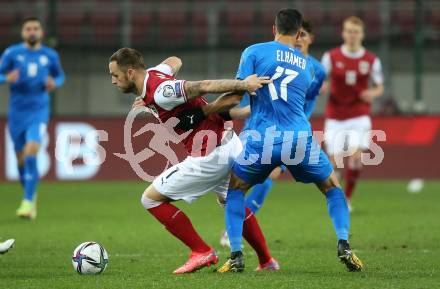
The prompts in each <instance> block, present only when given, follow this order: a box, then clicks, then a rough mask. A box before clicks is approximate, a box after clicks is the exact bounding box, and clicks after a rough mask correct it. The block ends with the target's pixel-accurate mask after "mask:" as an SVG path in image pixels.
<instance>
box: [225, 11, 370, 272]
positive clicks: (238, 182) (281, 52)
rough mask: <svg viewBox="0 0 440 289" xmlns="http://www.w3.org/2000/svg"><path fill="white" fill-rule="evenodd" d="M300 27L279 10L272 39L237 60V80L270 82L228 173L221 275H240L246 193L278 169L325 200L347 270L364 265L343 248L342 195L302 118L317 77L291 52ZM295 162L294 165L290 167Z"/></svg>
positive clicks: (295, 16)
mask: <svg viewBox="0 0 440 289" xmlns="http://www.w3.org/2000/svg"><path fill="white" fill-rule="evenodd" d="M301 25H302V16H301V14H300V13H299V12H298V11H297V10H294V9H282V10H280V11H279V12H278V14H277V16H276V19H275V25H274V27H273V32H274V35H275V40H274V41H270V42H265V43H259V44H255V45H252V46H250V47H248V48H246V49H245V50H244V52H243V54H242V57H241V61H240V66H239V69H238V73H237V78H238V79H244V78H246V77H247V76H248V75H252V74H257V75H259V76H271V80H272V83H270V84H269V85H268V86H266V87H263V88H261V89H259V90H257V94H256V95H255V96H252V98H251V99H250V106H251V115H250V118H249V120H248V121H247V124H246V127H245V128H244V131H246V130H248V131H253V132H258V134H259V136H260V137H255V134H254V135H252V134H250V135H248V137H247V139H246V141H245V144H244V147H245V148H244V150H243V152H242V155H241V157H239V158H238V159H237V160H235V163H234V165H233V168H232V175H231V180H230V184H229V189H228V194H227V199H226V210H225V222H226V230H227V233H228V236H229V240H230V246H231V256H230V258H229V260H228V261H227V262H226V263H225V264H224V265H223V266H222V267H221V268H220V269H219V270H218V271H219V272H221V273H225V272H241V271H243V270H244V257H243V254H242V237H241V235H242V228H243V221H244V217H245V214H244V212H245V209H244V208H245V193H246V192H247V190H249V188H251V187H252V186H253V185H255V184H259V183H263V182H264V181H265V180H266V179H267V177H268V176H269V175H270V173H271V172H272V171H273V169H274V168H276V167H278V166H280V165H283V164H284V165H286V168H287V169H288V170H289V171H290V173H291V174H292V176H293V177H294V179H295V180H297V181H300V182H303V183H315V184H316V186H317V187H318V189H319V190H320V191H321V192H322V193H323V194H324V195H325V197H326V199H327V207H328V212H329V215H330V217H331V220H332V222H333V225H334V229H335V231H336V235H337V238H338V246H337V247H338V248H337V250H338V253H337V254H338V257H339V259H340V260H341V261H342V262H343V263H344V264H345V265H346V266H347V268H348V270H350V271H359V270H361V269H362V266H363V265H362V262H361V261H360V260H359V259H358V258H357V257H356V255H355V254H354V252H353V251H352V250H351V249H350V245H349V243H348V235H349V227H350V216H349V212H348V207H347V203H346V200H345V196H344V192H343V191H342V189H341V187H340V185H339V181H338V179H337V177H336V175H335V173H334V171H333V167H332V165H331V163H330V161H329V159H328V157H327V155H326V154H325V153H324V152H323V151H322V149H320V148H319V145H318V144H317V143H316V142H314V141H313V137H312V131H311V126H310V123H309V121H308V118H307V116H306V113H305V104H306V99H307V98H308V96H307V94H308V93H309V89H310V86H311V85H312V83H313V80H314V79H315V76H316V74H317V73H316V71H315V68H314V65H313V61H311V60H310V58H309V57H307V56H306V55H304V54H303V53H301V52H300V51H299V50H298V49H295V48H294V47H293V46H294V44H295V43H296V40H297V39H298V38H299V37H300V35H301V31H300V28H301ZM318 91H319V88H318ZM306 110H307V107H306ZM301 154H302V156H303V157H302V158H301ZM297 158H299V162H295V161H297Z"/></svg>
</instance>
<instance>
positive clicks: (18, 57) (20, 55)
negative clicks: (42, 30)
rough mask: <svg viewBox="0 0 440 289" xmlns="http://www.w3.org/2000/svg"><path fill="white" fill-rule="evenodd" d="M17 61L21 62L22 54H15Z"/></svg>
mask: <svg viewBox="0 0 440 289" xmlns="http://www.w3.org/2000/svg"><path fill="white" fill-rule="evenodd" d="M17 61H20V62H23V61H24V55H22V54H19V55H17Z"/></svg>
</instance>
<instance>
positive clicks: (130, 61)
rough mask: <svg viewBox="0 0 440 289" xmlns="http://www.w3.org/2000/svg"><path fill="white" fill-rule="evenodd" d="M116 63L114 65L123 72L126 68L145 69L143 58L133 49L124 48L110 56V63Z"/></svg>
mask: <svg viewBox="0 0 440 289" xmlns="http://www.w3.org/2000/svg"><path fill="white" fill-rule="evenodd" d="M112 61H116V64H118V66H119V67H120V68H121V70H123V71H125V70H127V69H128V68H134V69H145V63H144V58H143V57H142V54H141V53H140V52H139V51H137V50H136V49H133V48H128V47H124V48H121V49H119V50H118V51H116V52H115V53H113V55H112V56H110V61H109V62H112Z"/></svg>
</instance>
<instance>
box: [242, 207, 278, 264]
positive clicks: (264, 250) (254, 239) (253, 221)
mask: <svg viewBox="0 0 440 289" xmlns="http://www.w3.org/2000/svg"><path fill="white" fill-rule="evenodd" d="M243 237H244V238H245V239H246V241H247V242H248V243H249V245H251V246H252V248H254V250H255V252H256V253H257V255H258V260H259V262H260V264H265V263H267V262H269V260H270V259H271V256H270V253H269V248H268V247H267V244H266V239H265V238H264V235H263V232H262V231H261V228H260V225H259V224H258V221H257V218H255V215H254V214H253V213H252V211H251V210H250V209H249V208H246V218H245V220H244V223H243Z"/></svg>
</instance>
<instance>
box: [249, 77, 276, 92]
mask: <svg viewBox="0 0 440 289" xmlns="http://www.w3.org/2000/svg"><path fill="white" fill-rule="evenodd" d="M244 82H245V83H246V90H247V91H248V92H249V93H250V94H251V95H255V91H256V90H257V89H259V88H261V87H263V85H265V84H268V83H271V82H272V80H271V79H270V78H269V77H268V76H257V75H256V74H252V75H249V76H248V77H246V78H245V79H244Z"/></svg>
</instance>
